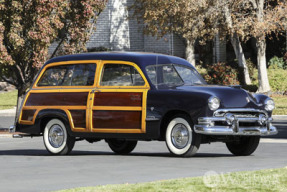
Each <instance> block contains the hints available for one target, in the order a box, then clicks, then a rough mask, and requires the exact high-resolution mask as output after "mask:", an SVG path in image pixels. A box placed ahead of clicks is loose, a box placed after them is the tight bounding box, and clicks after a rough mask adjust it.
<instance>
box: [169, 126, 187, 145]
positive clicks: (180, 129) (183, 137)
mask: <svg viewBox="0 0 287 192" xmlns="http://www.w3.org/2000/svg"><path fill="white" fill-rule="evenodd" d="M188 140H189V134H188V129H187V127H186V126H185V125H184V124H177V125H175V126H174V127H173V129H172V131H171V141H172V144H173V145H174V146H175V147H176V148H178V149H182V148H184V147H185V146H186V145H187V144H188Z"/></svg>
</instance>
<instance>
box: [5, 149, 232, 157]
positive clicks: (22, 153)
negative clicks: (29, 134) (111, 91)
mask: <svg viewBox="0 0 287 192" xmlns="http://www.w3.org/2000/svg"><path fill="white" fill-rule="evenodd" d="M91 155H94V156H126V157H127V156H130V157H132V156H135V157H139V156H142V157H167V158H182V157H176V156H173V155H172V154H170V153H140V152H134V153H130V154H128V155H117V154H115V153H113V152H104V151H72V152H71V153H70V154H69V155H65V156H59V157H66V156H91ZM0 156H50V157H53V155H50V154H49V153H48V152H47V151H46V150H39V149H30V150H24V149H22V150H4V151H0ZM231 156H233V155H232V154H222V153H197V154H196V155H195V156H194V157H191V158H208V157H212V158H214V157H231ZM234 157H235V156H234Z"/></svg>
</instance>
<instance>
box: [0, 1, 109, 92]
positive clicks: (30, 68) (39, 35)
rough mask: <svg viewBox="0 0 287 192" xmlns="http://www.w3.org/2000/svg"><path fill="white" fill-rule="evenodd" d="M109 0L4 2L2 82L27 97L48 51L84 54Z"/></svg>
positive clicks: (0, 16) (0, 23)
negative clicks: (25, 93) (26, 94)
mask: <svg viewBox="0 0 287 192" xmlns="http://www.w3.org/2000/svg"><path fill="white" fill-rule="evenodd" d="M106 1H107V0H72V1H71V0H33V1H31V0H21V1H19V0H0V80H2V81H6V82H8V83H10V84H13V85H15V86H16V88H17V89H18V91H19V96H21V95H23V94H24V92H25V89H26V87H28V86H29V85H30V84H31V83H32V81H33V78H34V76H35V73H36V72H37V71H38V69H39V68H40V67H41V66H42V65H43V63H44V62H45V60H47V59H48V58H49V56H51V55H49V54H48V49H49V47H50V45H51V44H52V43H56V44H57V46H56V49H55V52H54V53H53V54H52V56H54V55H59V53H64V54H69V53H77V52H81V51H84V50H85V49H86V42H87V41H88V39H89V36H90V35H91V31H92V30H94V23H95V22H96V19H97V15H98V14H99V13H100V12H101V11H102V10H103V9H104V7H105V4H106Z"/></svg>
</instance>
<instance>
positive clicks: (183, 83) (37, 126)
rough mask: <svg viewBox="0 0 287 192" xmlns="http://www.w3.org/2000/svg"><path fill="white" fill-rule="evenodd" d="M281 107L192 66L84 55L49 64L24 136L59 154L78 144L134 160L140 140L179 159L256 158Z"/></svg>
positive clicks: (142, 57) (156, 58)
mask: <svg viewBox="0 0 287 192" xmlns="http://www.w3.org/2000/svg"><path fill="white" fill-rule="evenodd" d="M274 107H275V106H274V102H273V100H272V99H270V98H269V97H268V96H266V95H262V94H251V93H249V92H247V91H246V90H244V89H242V88H241V87H240V86H219V85H207V84H206V82H205V81H204V79H203V78H202V77H201V76H200V75H199V73H198V72H197V71H196V69H195V68H194V67H193V66H192V65H191V64H190V63H188V62H187V61H186V60H184V59H181V58H178V57H174V56H168V55H162V54H152V53H129V52H105V53H84V54H76V55H67V56H61V57H57V58H53V59H51V60H49V61H47V62H46V63H45V64H44V66H43V68H42V69H41V71H40V72H39V74H38V75H37V77H36V78H35V81H34V83H33V86H32V87H31V89H30V90H29V91H28V92H27V94H26V96H25V99H24V101H23V103H22V107H21V113H20V115H19V119H18V122H17V124H16V131H19V132H23V133H26V134H28V135H29V136H43V140H44V144H45V146H46V149H47V150H48V151H49V152H50V153H51V154H54V155H64V154H68V153H69V152H71V150H72V148H73V147H74V144H75V141H79V140H87V141H88V142H91V143H92V142H97V141H100V140H103V139H104V140H105V141H106V142H107V143H108V145H109V147H110V148H111V150H112V151H114V152H115V153H117V154H128V153H130V152H131V151H132V150H133V149H134V148H135V147H136V145H137V142H138V141H139V140H141V141H152V140H159V141H165V142H166V145H167V148H168V149H169V151H170V152H171V153H172V154H174V155H176V156H192V155H194V154H195V153H196V151H197V150H198V149H199V146H200V144H204V143H211V142H218V141H219V142H224V143H226V146H227V148H228V149H229V151H230V152H231V153H233V154H234V155H241V156H244V155H250V154H252V153H253V152H254V151H255V150H256V148H257V146H258V144H259V140H260V136H264V135H273V134H276V133H277V129H276V128H275V127H274V126H273V125H272V123H271V122H272V118H271V114H272V110H273V109H274Z"/></svg>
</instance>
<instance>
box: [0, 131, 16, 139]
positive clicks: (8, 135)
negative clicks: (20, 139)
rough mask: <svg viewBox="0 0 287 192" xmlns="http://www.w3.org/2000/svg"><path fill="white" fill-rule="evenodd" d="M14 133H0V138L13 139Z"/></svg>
mask: <svg viewBox="0 0 287 192" xmlns="http://www.w3.org/2000/svg"><path fill="white" fill-rule="evenodd" d="M13 134H14V133H9V132H0V138H13Z"/></svg>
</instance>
